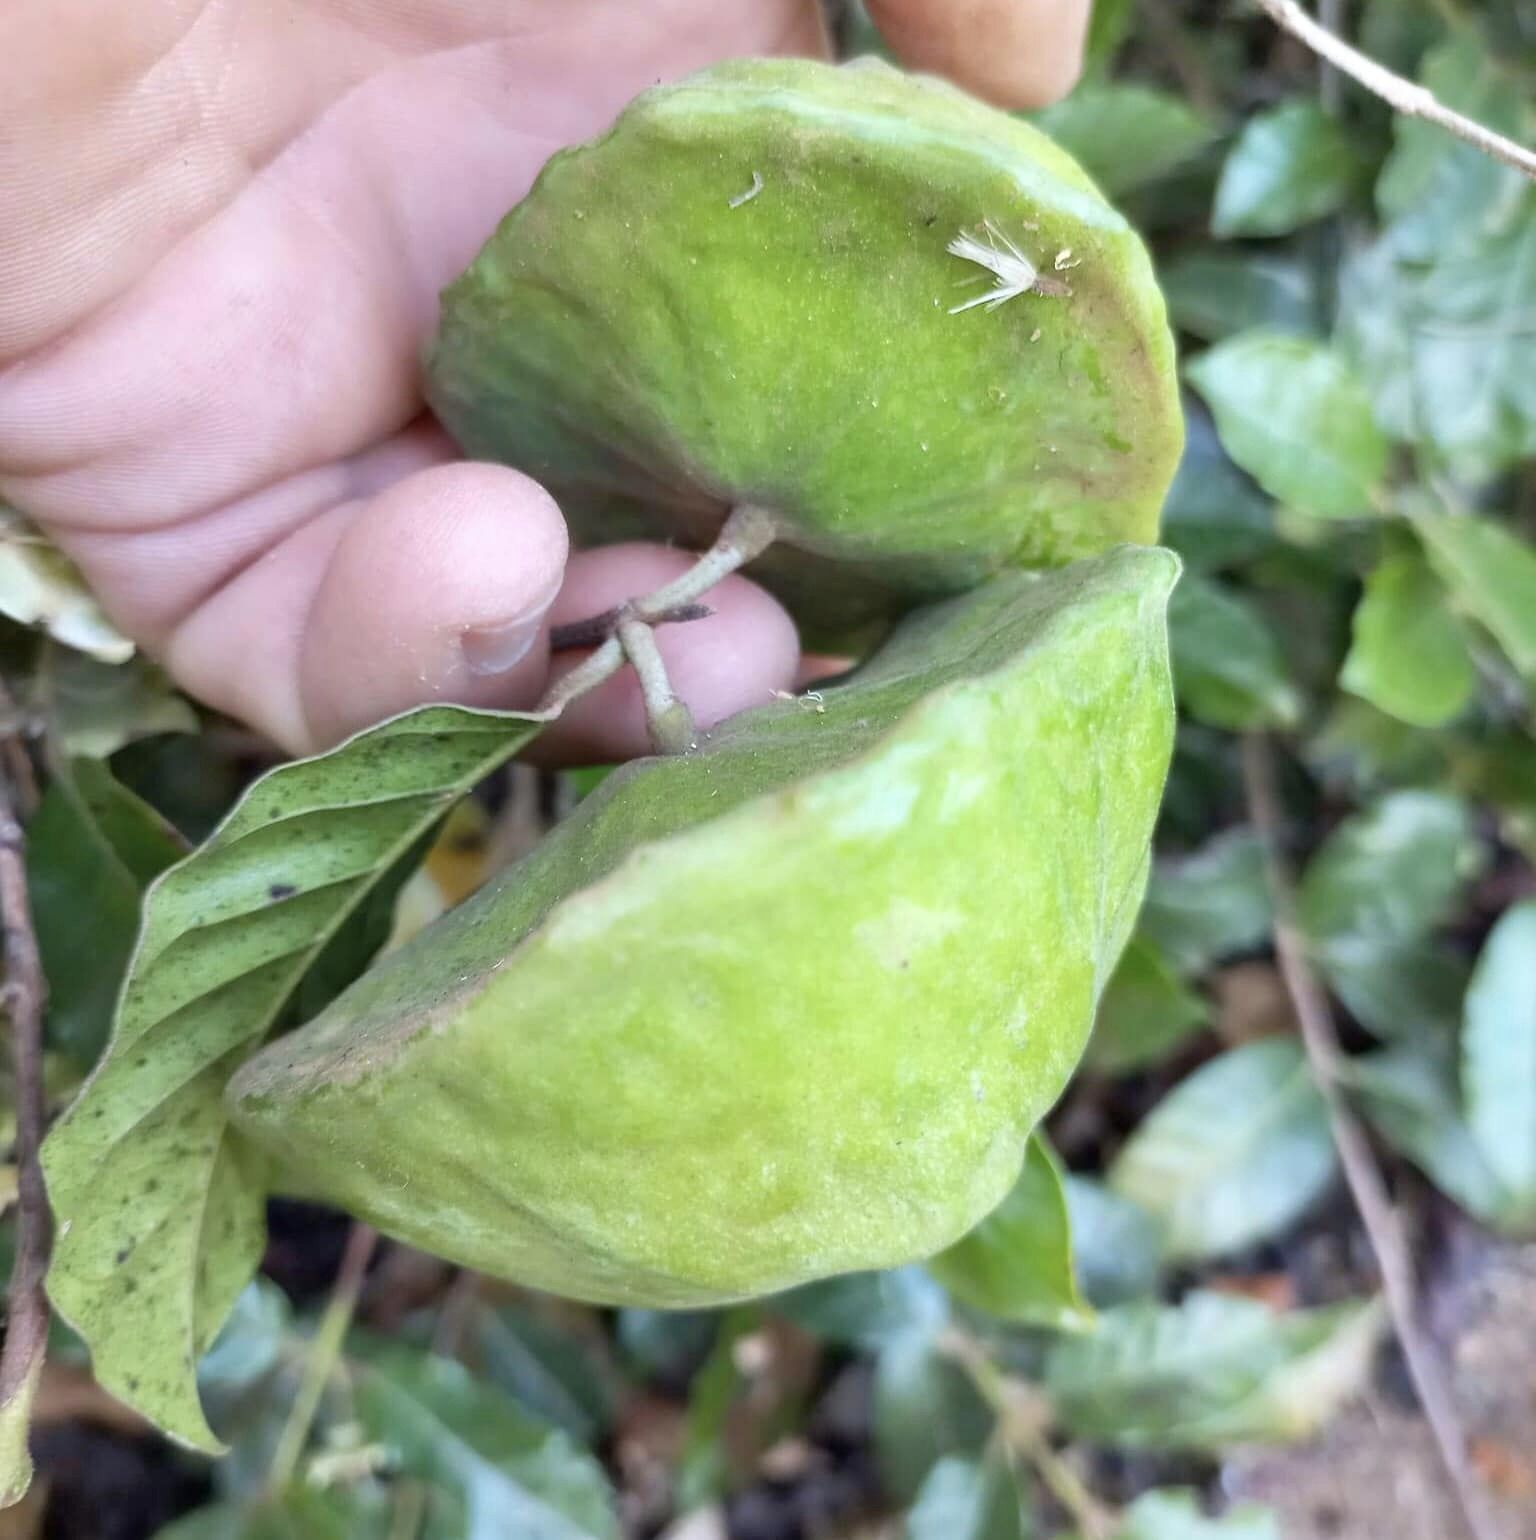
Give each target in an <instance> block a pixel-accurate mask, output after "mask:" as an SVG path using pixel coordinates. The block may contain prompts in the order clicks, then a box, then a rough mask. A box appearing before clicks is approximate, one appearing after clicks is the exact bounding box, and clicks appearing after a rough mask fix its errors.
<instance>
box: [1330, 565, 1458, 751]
mask: <svg viewBox="0 0 1536 1540" xmlns="http://www.w3.org/2000/svg"><path fill="white" fill-rule="evenodd" d="M1339 683H1340V684H1341V685H1343V687H1344V688H1345V689H1346V690H1350V691H1352V692H1353V693H1354V694H1356V695H1359V696H1361V697H1362V698H1363V699H1365V700H1368V701H1370V702H1371V704H1372V705H1373V706H1378V707H1379V708H1380V709H1381V710H1382V711H1385V712H1386V713H1387V714H1388V715H1389V716H1394V717H1397V718H1398V719H1399V720H1400V721H1403V722H1408V723H1411V724H1412V725H1413V726H1415V727H1440V726H1442V725H1443V724H1444V723H1446V722H1448V721H1450V720H1451V718H1452V717H1454V716H1456V715H1458V714H1459V713H1460V712H1461V711H1462V710H1463V709H1464V708H1465V706H1466V704H1467V702H1468V701H1469V700H1470V699H1471V698H1472V691H1473V689H1474V688H1475V686H1476V684H1477V673H1476V670H1475V669H1474V668H1473V665H1472V657H1471V654H1470V653H1469V652H1468V650H1467V639H1466V636H1465V635H1464V633H1463V632H1462V629H1461V626H1460V625H1459V624H1458V623H1457V621H1456V617H1455V616H1454V615H1452V614H1451V613H1450V610H1449V607H1448V606H1447V604H1446V595H1445V590H1444V588H1443V587H1442V585H1441V583H1440V581H1439V580H1438V579H1437V578H1436V577H1435V574H1434V572H1433V571H1432V570H1431V569H1430V567H1429V564H1428V563H1427V562H1426V561H1424V560H1423V558H1422V557H1419V556H1416V555H1402V556H1393V557H1389V558H1388V559H1387V560H1386V561H1384V562H1382V563H1381V564H1380V565H1379V566H1378V567H1377V568H1376V570H1375V571H1374V572H1372V573H1371V575H1370V577H1369V578H1367V579H1366V585H1365V597H1364V598H1363V599H1362V600H1361V601H1360V604H1359V607H1358V608H1357V609H1356V610H1355V620H1354V640H1353V642H1352V644H1351V646H1350V649H1349V656H1348V657H1347V658H1345V660H1344V669H1343V672H1342V673H1341V674H1340V675H1339Z"/></svg>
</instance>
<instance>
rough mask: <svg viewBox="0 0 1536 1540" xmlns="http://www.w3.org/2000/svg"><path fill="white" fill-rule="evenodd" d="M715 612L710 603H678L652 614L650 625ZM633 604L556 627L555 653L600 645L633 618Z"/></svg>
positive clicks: (705, 616)
mask: <svg viewBox="0 0 1536 1540" xmlns="http://www.w3.org/2000/svg"><path fill="white" fill-rule="evenodd" d="M714 613H715V612H714V611H713V610H712V609H710V607H709V606H708V605H707V604H677V605H674V606H673V607H672V608H671V609H670V610H663V611H662V612H661V613H660V614H659V615H652V616H651V617H650V619H649V621H648V624H650V625H653V626H671V625H676V624H678V623H679V622H680V621H685V620H708V619H709V617H710V616H711V615H713V614H714ZM630 618H631V615H630V607H629V606H628V605H626V604H616V605H614V606H613V608H612V609H609V610H604V611H603V612H602V613H601V614H600V615H589V616H588V617H587V618H586V619H585V620H572V621H569V622H567V624H565V625H563V626H552V627H551V628H550V632H549V650H550V651H551V652H574V651H575V650H576V649H577V648H578V647H596V646H598V645H600V644H601V643H603V642H606V641H607V640H608V638H609V637H610V636H612V635H614V634H615V632H617V631H618V629H619V622H620V621H621V620H629V619H630Z"/></svg>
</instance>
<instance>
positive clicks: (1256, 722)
mask: <svg viewBox="0 0 1536 1540" xmlns="http://www.w3.org/2000/svg"><path fill="white" fill-rule="evenodd" d="M1168 640H1169V643H1170V645H1171V647H1172V649H1173V683H1174V689H1175V690H1176V691H1177V693H1178V697H1179V703H1180V704H1181V705H1182V706H1183V707H1184V709H1185V710H1186V711H1187V712H1189V714H1190V715H1191V716H1193V717H1194V718H1195V719H1196V721H1200V722H1205V723H1206V724H1208V725H1209V726H1211V727H1222V728H1227V729H1230V730H1232V731H1246V730H1247V729H1249V728H1255V727H1294V726H1295V725H1296V723H1297V722H1298V721H1299V720H1300V717H1301V696H1300V694H1299V693H1298V692H1297V689H1296V687H1295V685H1294V684H1292V683H1291V681H1290V679H1289V678H1287V677H1286V669H1285V659H1284V658H1283V656H1282V655H1281V652H1280V648H1279V645H1278V644H1277V643H1276V641H1275V638H1274V634H1273V633H1272V632H1271V631H1270V629H1269V627H1268V626H1267V625H1266V624H1265V622H1264V620H1263V619H1262V618H1261V617H1260V615H1259V613H1258V611H1257V610H1255V609H1254V608H1253V606H1252V605H1250V604H1249V603H1248V602H1247V601H1246V600H1245V599H1243V598H1242V597H1241V596H1239V595H1238V594H1237V593H1235V592H1234V591H1232V590H1231V589H1228V588H1223V587H1219V586H1218V585H1217V584H1215V583H1213V582H1211V581H1210V580H1209V579H1207V578H1203V577H1201V576H1200V575H1199V574H1198V573H1194V572H1190V573H1186V574H1185V576H1184V578H1183V580H1182V581H1181V582H1180V583H1179V586H1178V587H1177V588H1176V589H1174V591H1173V598H1172V599H1171V600H1170V601H1169V605H1168Z"/></svg>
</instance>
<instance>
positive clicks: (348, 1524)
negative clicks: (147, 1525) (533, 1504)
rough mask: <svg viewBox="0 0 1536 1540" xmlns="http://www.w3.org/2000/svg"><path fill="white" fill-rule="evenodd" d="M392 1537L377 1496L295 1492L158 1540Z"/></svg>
mask: <svg viewBox="0 0 1536 1540" xmlns="http://www.w3.org/2000/svg"><path fill="white" fill-rule="evenodd" d="M391 1532H392V1531H391V1527H390V1510H389V1504H388V1502H387V1501H386V1500H385V1499H384V1497H383V1496H382V1494H381V1493H379V1492H378V1491H376V1490H368V1489H364V1488H357V1487H331V1488H327V1489H325V1490H323V1491H322V1490H320V1489H318V1488H315V1487H295V1488H293V1489H292V1490H290V1491H287V1492H284V1493H283V1494H282V1496H281V1497H263V1498H261V1499H260V1500H258V1501H256V1502H249V1503H242V1502H227V1503H215V1504H213V1505H212V1506H210V1507H207V1508H199V1509H197V1510H196V1512H194V1513H189V1514H188V1515H187V1516H186V1517H185V1518H182V1519H178V1520H177V1521H176V1522H175V1523H174V1524H171V1525H169V1526H168V1527H166V1528H165V1529H162V1530H160V1531H158V1532H157V1533H156V1535H155V1540H385V1537H386V1536H388V1535H390V1534H391ZM530 1540H531V1537H530Z"/></svg>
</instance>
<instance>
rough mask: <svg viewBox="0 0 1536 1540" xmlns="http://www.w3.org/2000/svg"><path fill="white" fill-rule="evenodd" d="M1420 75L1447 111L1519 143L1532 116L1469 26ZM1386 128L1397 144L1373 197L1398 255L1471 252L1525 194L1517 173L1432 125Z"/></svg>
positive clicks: (1428, 258) (1516, 83)
mask: <svg viewBox="0 0 1536 1540" xmlns="http://www.w3.org/2000/svg"><path fill="white" fill-rule="evenodd" d="M1419 78H1420V80H1421V82H1422V83H1423V84H1424V85H1425V86H1426V87H1427V88H1428V89H1429V90H1430V91H1432V92H1433V93H1434V95H1435V96H1436V97H1437V98H1438V99H1439V100H1440V101H1441V102H1443V103H1444V104H1445V105H1446V106H1448V107H1451V108H1453V109H1454V110H1456V111H1458V112H1461V113H1463V114H1464V115H1466V116H1467V117H1470V118H1471V119H1472V120H1473V122H1475V123H1481V124H1484V125H1485V126H1486V127H1488V128H1491V129H1493V130H1494V131H1495V132H1496V133H1502V134H1505V135H1509V136H1512V137H1514V138H1515V139H1516V140H1520V139H1522V138H1524V137H1525V135H1526V133H1527V132H1528V130H1529V127H1530V125H1531V123H1532V121H1533V119H1536V113H1533V111H1532V108H1531V103H1530V95H1529V92H1527V91H1523V90H1522V89H1521V83H1520V80H1519V77H1518V76H1517V75H1516V74H1515V73H1514V72H1513V71H1511V70H1509V69H1507V68H1505V66H1504V61H1502V60H1500V59H1499V58H1498V57H1497V56H1496V55H1495V53H1494V52H1493V50H1492V49H1491V48H1490V47H1489V45H1488V43H1487V41H1486V40H1485V39H1483V38H1482V37H1480V36H1479V35H1478V33H1477V32H1476V30H1475V29H1473V28H1470V27H1469V28H1464V29H1461V30H1460V31H1459V32H1458V34H1457V35H1455V36H1452V37H1450V38H1447V39H1446V40H1445V41H1444V42H1443V43H1441V44H1439V45H1438V46H1437V47H1436V48H1434V49H1432V50H1431V51H1430V52H1429V53H1428V54H1427V55H1426V56H1425V58H1424V61H1423V65H1422V68H1421V72H1420V76H1419ZM1392 127H1393V133H1394V136H1395V138H1396V145H1395V147H1394V149H1393V151H1392V154H1391V156H1390V157H1389V158H1388V160H1387V163H1386V165H1385V166H1384V167H1383V169H1382V174H1381V178H1380V180H1379V181H1378V182H1377V184H1376V199H1377V203H1378V204H1379V205H1380V207H1381V211H1382V213H1383V215H1385V216H1386V217H1387V218H1388V219H1389V220H1391V221H1392V225H1391V238H1392V242H1393V245H1394V247H1395V248H1396V249H1397V250H1398V251H1399V252H1401V253H1402V254H1403V255H1404V256H1406V257H1409V258H1412V259H1413V260H1415V261H1420V262H1432V261H1434V260H1435V259H1437V258H1438V257H1440V256H1441V255H1443V254H1444V253H1445V252H1446V251H1447V250H1448V249H1450V250H1456V249H1458V248H1460V249H1469V248H1474V247H1476V246H1477V245H1478V244H1479V243H1480V242H1482V241H1483V240H1486V239H1487V238H1488V237H1489V236H1490V235H1495V234H1497V233H1498V232H1499V230H1500V229H1501V228H1503V227H1505V226H1506V225H1507V223H1508V221H1509V220H1510V218H1511V217H1512V216H1513V215H1514V214H1515V212H1516V210H1517V208H1518V206H1519V203H1520V201H1521V198H1522V195H1523V193H1524V192H1525V185H1526V184H1525V182H1524V179H1523V178H1522V177H1521V176H1520V173H1519V172H1518V171H1516V170H1515V169H1514V168H1513V167H1510V166H1506V165H1503V164H1501V163H1500V162H1499V161H1497V160H1495V159H1494V158H1493V157H1492V156H1490V155H1486V154H1484V153H1483V152H1482V151H1481V150H1479V149H1478V148H1476V147H1475V146H1473V145H1469V144H1465V143H1463V142H1462V141H1461V140H1459V139H1457V138H1456V137H1454V136H1453V135H1451V134H1447V133H1445V132H1444V131H1443V130H1442V129H1440V128H1439V127H1438V126H1437V125H1436V124H1433V123H1425V122H1422V121H1421V120H1419V119H1417V118H1413V117H1409V116H1408V115H1406V114H1401V115H1398V116H1396V117H1394V119H1393V124H1392Z"/></svg>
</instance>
